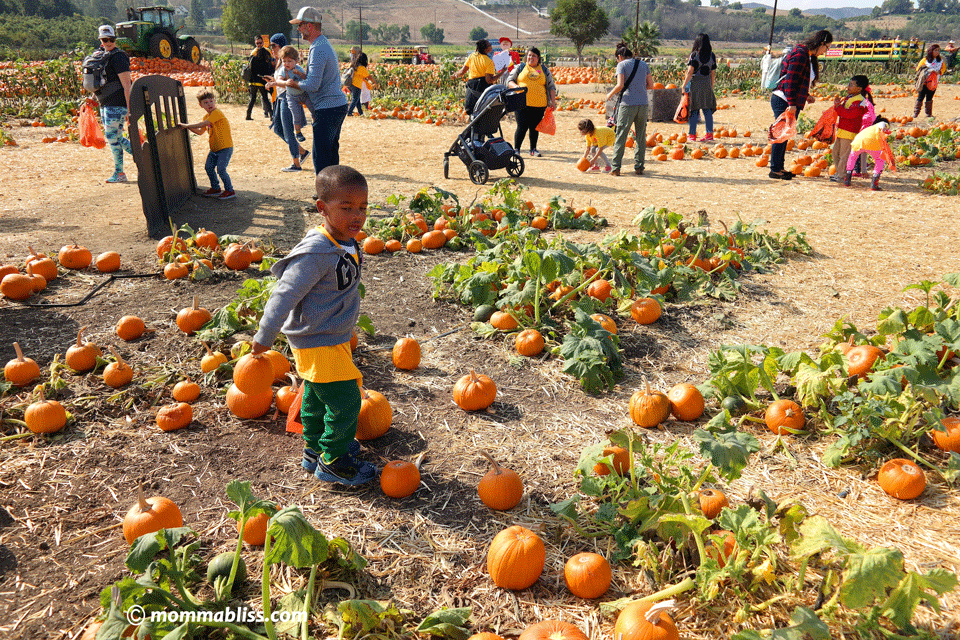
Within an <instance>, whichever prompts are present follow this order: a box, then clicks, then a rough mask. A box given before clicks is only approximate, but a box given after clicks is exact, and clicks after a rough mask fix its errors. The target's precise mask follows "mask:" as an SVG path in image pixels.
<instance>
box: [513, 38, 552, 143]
mask: <svg viewBox="0 0 960 640" xmlns="http://www.w3.org/2000/svg"><path fill="white" fill-rule="evenodd" d="M507 86H508V87H521V86H523V87H526V88H527V104H526V106H525V107H523V108H522V109H520V110H519V111H517V132H516V133H515V134H514V135H513V148H514V149H516V150H517V151H518V152H519V151H520V146H521V145H522V144H523V139H524V138H525V137H526V135H527V132H528V131H529V132H530V155H531V156H534V157H537V158H539V157H540V156H541V153H540V152H539V151H537V141H538V140H539V139H540V132H539V131H537V127H538V126H539V125H540V121H541V120H543V115H544V114H545V113H546V112H547V109H548V108H550V109H553V108H554V107H556V106H557V86H556V85H555V84H554V82H553V76H551V75H550V71H549V70H548V69H547V68H546V67H544V66H542V65H541V64H540V49H537V48H536V47H530V48H529V49H528V50H527V59H526V61H525V62H521V63H520V64H518V65H517V66H515V67H514V68H513V71H511V72H510V77H509V78H507Z"/></svg>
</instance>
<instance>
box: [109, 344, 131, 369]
mask: <svg viewBox="0 0 960 640" xmlns="http://www.w3.org/2000/svg"><path fill="white" fill-rule="evenodd" d="M110 353H112V354H113V357H114V358H116V359H117V364H118V365H119V366H120V368H121V369H123V368H124V367H126V366H127V363H126V362H124V361H123V358H121V357H120V354H119V353H117V350H116V349H114V348H113V345H110Z"/></svg>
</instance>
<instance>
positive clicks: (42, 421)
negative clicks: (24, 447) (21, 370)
mask: <svg viewBox="0 0 960 640" xmlns="http://www.w3.org/2000/svg"><path fill="white" fill-rule="evenodd" d="M37 391H38V393H39V394H40V399H39V400H38V401H37V402H34V403H32V404H31V405H30V406H28V407H27V410H26V411H24V412H23V421H24V422H25V423H27V428H28V429H30V431H32V432H33V433H56V432H57V431H60V430H61V429H63V427H64V426H65V425H66V424H67V410H66V409H64V408H63V405H61V404H60V403H59V402H57V401H56V400H47V399H46V398H45V397H44V396H43V385H42V384H41V385H38V386H37Z"/></svg>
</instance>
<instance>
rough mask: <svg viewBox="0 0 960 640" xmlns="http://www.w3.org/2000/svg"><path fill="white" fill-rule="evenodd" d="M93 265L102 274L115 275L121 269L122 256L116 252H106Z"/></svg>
mask: <svg viewBox="0 0 960 640" xmlns="http://www.w3.org/2000/svg"><path fill="white" fill-rule="evenodd" d="M93 264H94V266H96V267H97V270H98V271H99V272H100V273H113V272H114V271H118V270H119V269H120V254H119V253H117V252H116V251H104V252H103V253H101V254H100V255H98V256H97V259H96V260H95V261H94V263H93Z"/></svg>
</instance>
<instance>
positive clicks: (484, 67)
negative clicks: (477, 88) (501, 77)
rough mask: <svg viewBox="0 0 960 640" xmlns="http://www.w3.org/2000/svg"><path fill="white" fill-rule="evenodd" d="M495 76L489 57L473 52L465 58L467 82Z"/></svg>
mask: <svg viewBox="0 0 960 640" xmlns="http://www.w3.org/2000/svg"><path fill="white" fill-rule="evenodd" d="M488 73H489V74H490V75H497V69H496V67H494V66H493V60H491V59H490V56H486V55H484V54H482V53H477V52H476V51H474V52H473V53H471V54H470V57H469V58H467V80H473V79H474V78H483V77H484V76H486V75H487V74H488Z"/></svg>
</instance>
